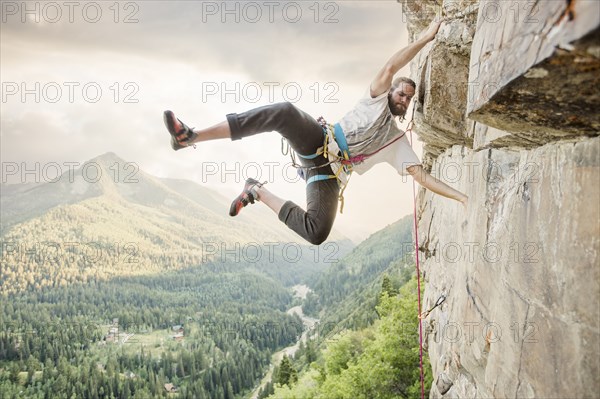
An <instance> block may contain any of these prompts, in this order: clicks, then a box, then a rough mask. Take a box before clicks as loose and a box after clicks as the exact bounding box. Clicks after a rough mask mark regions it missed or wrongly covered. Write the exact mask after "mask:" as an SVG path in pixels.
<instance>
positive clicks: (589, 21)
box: [467, 0, 600, 147]
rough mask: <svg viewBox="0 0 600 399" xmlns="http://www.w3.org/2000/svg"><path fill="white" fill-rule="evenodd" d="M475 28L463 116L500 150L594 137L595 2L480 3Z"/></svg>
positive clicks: (599, 76)
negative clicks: (495, 135)
mask: <svg viewBox="0 0 600 399" xmlns="http://www.w3.org/2000/svg"><path fill="white" fill-rule="evenodd" d="M519 12H520V13H521V14H520V15H519ZM498 16H502V18H498ZM507 16H512V17H510V18H508V17H507ZM477 24H478V29H477V33H476V34H475V37H474V40H473V46H472V51H471V65H470V70H469V94H468V103H467V114H468V116H469V118H471V119H473V120H476V121H478V122H482V123H484V124H486V125H488V126H492V127H494V128H497V129H501V130H504V131H507V132H510V133H512V134H511V135H508V136H506V137H504V138H503V139H502V140H500V141H498V144H500V145H499V146H525V147H528V146H529V147H535V146H539V145H543V144H545V143H547V142H550V141H556V140H565V139H569V138H576V137H580V136H596V135H598V134H599V131H600V117H599V114H598V112H597V110H598V109H599V108H600V33H599V29H598V26H599V25H600V2H597V1H596V0H591V1H584V0H577V1H576V0H568V1H556V0H546V1H538V2H531V1H512V2H495V1H494V2H492V1H483V2H481V3H480V6H479V15H478V23H477ZM584 35H585V37H583V36H584ZM576 39H578V40H576ZM573 40H576V41H575V42H573V43H570V42H571V41H573ZM557 47H558V48H557ZM532 48H533V49H534V51H532ZM549 56H550V57H549ZM548 57H549V58H548Z"/></svg>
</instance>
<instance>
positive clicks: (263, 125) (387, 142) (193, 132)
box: [164, 20, 467, 245]
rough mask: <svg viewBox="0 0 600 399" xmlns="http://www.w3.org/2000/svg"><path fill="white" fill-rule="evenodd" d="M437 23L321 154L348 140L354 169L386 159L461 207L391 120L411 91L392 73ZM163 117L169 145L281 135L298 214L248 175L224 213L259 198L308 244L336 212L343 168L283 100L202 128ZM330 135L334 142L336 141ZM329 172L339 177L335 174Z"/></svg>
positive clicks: (399, 56)
mask: <svg viewBox="0 0 600 399" xmlns="http://www.w3.org/2000/svg"><path fill="white" fill-rule="evenodd" d="M441 22H442V21H441V20H440V21H433V22H432V23H431V24H430V26H429V27H428V28H427V30H426V31H425V33H424V35H423V37H422V38H421V39H419V40H417V41H415V42H414V43H412V44H410V45H408V46H407V47H405V48H404V49H402V50H400V51H398V52H397V53H395V54H394V55H393V56H392V57H391V58H390V59H389V61H388V62H387V63H386V64H385V65H384V66H383V68H382V69H381V70H380V71H379V73H377V75H376V76H375V79H374V80H373V82H372V83H371V85H370V87H369V90H368V93H366V95H365V97H364V98H362V99H361V100H360V101H359V103H358V104H357V105H356V106H355V107H354V109H353V110H352V111H350V112H349V113H348V114H346V116H344V117H343V118H342V119H341V120H340V122H339V123H338V124H337V126H336V129H339V130H338V131H336V134H337V133H339V134H340V135H341V136H342V137H339V136H337V135H334V134H333V133H332V132H331V131H330V132H329V133H327V135H329V137H330V140H329V151H328V153H333V154H339V153H341V152H342V151H343V150H344V149H345V148H342V151H340V152H338V150H339V149H340V147H345V146H344V145H343V144H340V141H344V140H343V139H344V138H345V141H346V142H347V150H348V153H349V154H351V155H352V156H353V157H356V156H361V155H362V158H365V157H366V159H362V158H361V161H359V162H356V165H354V166H352V170H353V171H356V172H357V173H364V172H365V171H367V170H368V169H370V168H371V167H372V166H373V165H374V164H376V163H380V162H388V163H390V164H392V165H393V166H394V167H395V168H396V169H397V170H398V172H399V173H400V174H403V175H404V174H410V175H411V176H413V178H414V179H415V181H417V182H418V183H419V184H421V185H422V186H424V187H425V188H428V189H429V190H431V191H433V192H435V193H437V194H440V195H442V196H445V197H448V198H452V199H455V200H457V201H460V202H461V203H463V205H465V207H466V204H467V196H465V195H464V194H462V193H460V192H458V191H456V190H454V189H453V188H451V187H450V186H448V185H446V184H444V183H443V182H441V181H440V180H438V179H436V178H434V177H432V176H431V175H429V174H427V173H426V172H425V171H424V170H423V167H422V166H421V163H420V161H419V159H418V157H417V156H416V154H415V153H414V151H413V150H412V148H411V147H410V145H409V143H408V140H407V138H406V137H405V136H403V134H404V132H402V131H401V130H400V129H399V128H398V127H397V124H396V118H398V117H402V118H403V117H404V115H405V113H406V111H407V109H408V106H409V104H410V101H411V99H412V97H413V96H414V94H415V88H416V86H415V83H414V82H413V81H412V80H410V79H408V78H398V79H396V80H394V81H393V77H394V75H395V74H396V73H397V72H398V71H399V70H400V69H401V68H402V67H404V66H405V65H407V64H408V63H409V62H410V61H411V60H412V59H413V57H414V56H415V55H416V54H417V53H418V52H419V51H420V50H421V49H422V48H423V47H424V46H425V45H426V44H427V43H428V42H429V41H431V40H433V38H434V37H435V35H436V33H437V31H438V29H439V27H440V24H441ZM164 120H165V125H166V126H167V129H168V130H169V133H170V134H171V146H172V147H173V149H174V150H179V149H181V148H184V147H187V146H190V145H193V144H195V143H198V142H201V141H206V140H214V139H225V138H229V139H231V140H239V139H242V138H243V137H248V136H251V135H254V134H257V133H263V132H270V131H277V132H279V133H280V134H281V135H282V136H283V137H285V138H286V139H287V141H288V142H289V144H290V145H291V147H292V148H293V150H294V151H295V152H296V153H297V154H298V156H299V157H300V159H301V162H302V167H303V170H304V171H305V173H304V175H305V179H306V180H307V186H306V197H307V209H306V211H304V210H303V209H302V208H300V207H299V206H298V205H296V204H294V203H293V202H292V201H286V200H284V199H282V198H280V197H278V196H276V195H275V194H273V193H271V192H270V191H269V190H267V188H266V187H265V186H264V185H263V184H261V183H259V182H258V181H256V180H254V179H248V180H247V181H246V183H245V185H244V189H243V191H242V193H241V194H240V195H239V196H238V197H237V198H236V199H235V200H234V201H233V203H232V204H231V209H230V215H231V216H235V215H237V214H238V213H239V212H240V210H241V209H242V208H243V207H245V206H246V205H248V204H250V203H254V202H255V201H260V202H264V203H265V204H266V205H267V206H268V207H269V208H271V209H272V210H273V211H274V212H275V213H276V214H277V215H278V217H279V219H280V220H281V221H282V222H283V223H285V224H286V225H287V226H288V227H289V228H290V229H292V230H293V231H295V232H296V233H298V234H299V235H300V236H301V237H303V238H304V239H306V240H307V241H309V242H310V243H312V244H315V245H319V244H321V243H322V242H324V241H325V239H326V238H327V236H328V235H329V233H330V231H331V228H332V226H333V222H334V220H335V216H336V213H337V205H338V204H337V203H338V197H339V192H340V182H339V181H338V180H341V181H344V180H345V179H344V176H343V173H337V172H338V169H339V168H340V167H342V166H341V165H340V164H339V163H335V162H334V163H330V162H329V160H328V158H327V157H326V156H327V154H323V153H319V149H320V148H322V147H323V146H324V136H325V134H324V129H323V127H322V126H321V125H320V124H319V123H318V122H317V121H316V120H315V119H314V118H313V117H311V116H310V115H308V114H306V113H305V112H303V111H301V110H299V109H298V108H296V107H295V106H294V105H292V104H290V103H278V104H273V105H267V106H263V107H259V108H256V109H253V110H250V111H247V112H244V113H240V114H235V113H234V114H228V115H227V120H226V121H223V122H221V123H219V124H217V125H214V126H212V127H209V128H207V129H190V128H189V127H188V126H187V125H186V124H184V123H183V122H181V121H180V120H179V119H177V118H176V117H175V115H174V114H173V112H171V111H165V113H164ZM336 138H337V142H336ZM335 176H338V177H337V178H336V177H335Z"/></svg>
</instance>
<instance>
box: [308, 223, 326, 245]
mask: <svg viewBox="0 0 600 399" xmlns="http://www.w3.org/2000/svg"><path fill="white" fill-rule="evenodd" d="M331 227H332V226H328V225H324V224H318V223H315V224H313V228H312V229H310V230H309V232H308V233H309V234H308V237H307V240H308V242H310V243H311V244H312V245H321V244H322V243H324V242H325V240H327V237H329V233H331Z"/></svg>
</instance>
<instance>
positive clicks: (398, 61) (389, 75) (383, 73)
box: [371, 19, 443, 98]
mask: <svg viewBox="0 0 600 399" xmlns="http://www.w3.org/2000/svg"><path fill="white" fill-rule="evenodd" d="M442 22H443V19H440V20H433V21H432V22H431V24H430V25H429V27H428V28H427V30H426V31H425V34H424V35H423V37H421V38H420V39H419V40H416V41H415V42H413V43H411V44H409V45H408V46H406V47H404V48H403V49H402V50H400V51H398V52H397V53H396V54H394V55H393V56H392V58H390V59H389V60H388V62H386V64H385V65H384V66H383V68H381V70H380V71H379V72H378V73H377V76H375V79H373V82H371V97H372V98H375V97H377V96H379V95H381V94H383V93H385V92H387V91H388V90H389V89H390V87H392V79H393V78H394V75H395V74H396V73H397V72H398V71H399V70H400V69H402V67H404V66H405V65H406V64H408V63H409V62H410V61H411V60H412V59H413V58H414V57H415V55H417V53H418V52H419V51H421V49H422V48H423V47H425V45H426V44H427V43H429V42H430V41H432V40H433V38H434V37H435V35H436V33H437V31H438V29H439V28H440V24H441V23H442Z"/></svg>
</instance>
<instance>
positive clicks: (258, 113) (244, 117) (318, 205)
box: [176, 103, 339, 245]
mask: <svg viewBox="0 0 600 399" xmlns="http://www.w3.org/2000/svg"><path fill="white" fill-rule="evenodd" d="M176 130H177V131H179V129H176ZM193 131H194V133H196V134H197V136H196V137H195V138H194V140H190V141H187V142H181V144H182V145H191V144H193V143H196V142H200V141H207V140H215V139H223V138H231V140H240V139H242V138H243V137H248V136H252V135H254V134H258V133H263V132H270V131H277V132H279V133H280V134H281V135H282V136H283V137H285V138H286V139H287V140H288V142H289V143H290V145H291V147H292V148H293V149H294V151H296V152H297V153H298V154H300V155H311V154H314V153H315V152H316V151H317V149H318V148H319V147H320V146H322V145H323V139H324V134H323V130H322V128H321V126H320V125H319V124H318V123H317V121H315V119H314V118H312V117H311V116H310V115H308V114H306V113H305V112H303V111H301V110H299V109H298V108H296V107H295V106H294V105H293V104H290V103H278V104H273V105H267V106H264V107H259V108H255V109H253V110H250V111H247V112H243V113H239V114H228V115H227V122H221V123H219V124H217V125H214V126H211V127H209V128H207V129H194V130H193ZM183 136H184V135H182V136H181V137H183ZM301 161H302V162H303V164H304V166H306V167H314V166H319V165H323V164H325V163H327V159H326V158H325V157H323V156H319V157H317V158H315V159H313V160H305V159H301ZM332 173H333V172H332V170H331V167H329V166H327V167H322V168H319V169H315V170H312V171H309V173H307V179H308V178H309V177H311V176H313V175H315V174H327V175H331V174H332ZM306 192H307V210H306V211H304V210H303V209H301V208H300V207H299V206H298V205H296V204H294V203H293V202H291V201H286V200H284V199H282V198H280V197H278V196H276V195H275V194H273V193H271V192H270V191H268V190H267V189H266V188H265V187H264V186H263V187H257V188H256V194H257V198H255V199H258V200H259V201H262V202H264V203H265V204H266V205H267V206H268V207H269V208H271V209H272V210H273V211H274V212H275V213H276V214H277V215H278V217H279V219H280V220H281V221H282V222H284V223H285V224H286V225H287V226H288V227H289V228H290V229H292V230H293V231H295V232H296V233H298V234H299V235H300V236H301V237H303V238H304V239H306V240H307V241H309V242H311V243H312V244H315V245H318V244H320V243H322V242H323V241H325V239H326V238H327V236H328V235H329V232H330V231H331V228H332V226H333V222H334V220H335V216H336V213H337V201H338V193H339V186H338V182H337V179H329V180H325V181H317V182H313V183H311V184H309V185H308V186H307V189H306Z"/></svg>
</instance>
